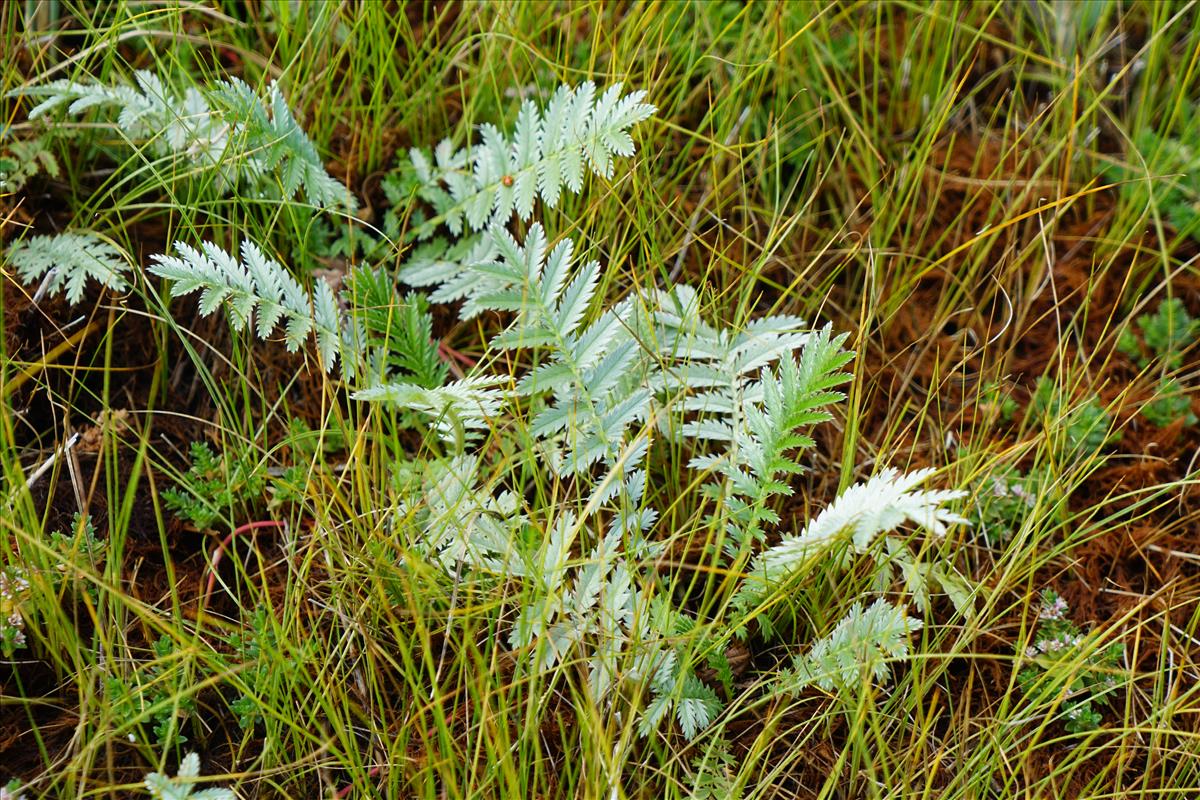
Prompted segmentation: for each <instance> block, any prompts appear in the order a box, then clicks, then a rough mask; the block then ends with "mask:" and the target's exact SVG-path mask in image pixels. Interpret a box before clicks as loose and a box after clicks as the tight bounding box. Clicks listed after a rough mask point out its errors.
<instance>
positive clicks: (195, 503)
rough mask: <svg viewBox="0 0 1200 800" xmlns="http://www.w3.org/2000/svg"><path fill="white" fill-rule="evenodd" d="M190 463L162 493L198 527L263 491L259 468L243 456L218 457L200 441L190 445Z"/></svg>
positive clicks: (170, 505)
mask: <svg viewBox="0 0 1200 800" xmlns="http://www.w3.org/2000/svg"><path fill="white" fill-rule="evenodd" d="M191 456H192V466H191V467H190V468H189V469H188V471H187V474H185V475H184V476H183V478H182V479H181V480H180V482H179V485H178V486H176V487H173V488H171V489H167V490H166V491H164V492H163V493H162V497H163V500H164V501H166V504H167V508H169V509H170V510H171V511H174V512H175V514H176V515H177V516H178V517H179V518H180V519H183V520H187V521H188V522H190V523H191V524H192V525H195V526H196V527H197V528H199V529H200V530H204V529H206V528H210V527H212V525H213V523H214V522H216V521H217V519H218V518H219V517H220V516H221V515H222V514H225V513H228V511H229V510H230V509H231V508H234V507H235V506H238V505H244V504H246V503H248V502H252V501H254V500H256V499H258V498H260V497H262V494H263V487H264V478H263V472H262V471H261V470H259V468H258V466H257V465H256V464H255V463H253V462H251V461H250V460H249V459H247V458H241V457H237V456H234V457H230V458H226V457H225V456H221V457H218V456H217V455H216V454H215V453H213V451H212V448H210V447H209V446H208V445H207V444H206V443H204V442H193V443H192V446H191Z"/></svg>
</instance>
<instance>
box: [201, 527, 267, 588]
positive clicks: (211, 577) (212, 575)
mask: <svg viewBox="0 0 1200 800" xmlns="http://www.w3.org/2000/svg"><path fill="white" fill-rule="evenodd" d="M261 528H283V529H284V530H286V529H287V523H286V522H280V521H278V520H274V519H264V520H259V521H258V522H247V523H246V524H245V525H240V526H238V527H236V528H234V529H233V530H232V531H230V532H229V534H228V535H227V536H226V537H225V538H224V539H222V540H221V543H220V544H218V545H217V546H216V548H214V549H213V553H212V564H211V565H210V566H209V568H208V582H207V583H206V584H205V586H204V605H205V606H207V605H208V598H209V597H210V596H211V595H212V590H213V584H215V583H216V582H217V565H218V564H220V563H221V556H223V555H224V554H225V548H227V547H229V544H230V542H232V541H233V537H235V536H237V535H239V534H242V533H250V532H251V531H256V530H259V529H261Z"/></svg>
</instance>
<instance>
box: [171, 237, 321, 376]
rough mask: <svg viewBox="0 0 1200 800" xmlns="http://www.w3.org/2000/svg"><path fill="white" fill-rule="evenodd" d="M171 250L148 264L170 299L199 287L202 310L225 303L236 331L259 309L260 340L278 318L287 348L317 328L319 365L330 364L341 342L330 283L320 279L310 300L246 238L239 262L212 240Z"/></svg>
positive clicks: (296, 346) (297, 344)
mask: <svg viewBox="0 0 1200 800" xmlns="http://www.w3.org/2000/svg"><path fill="white" fill-rule="evenodd" d="M175 252H176V254H177V255H175V256H169V255H162V254H159V255H154V256H151V262H152V264H151V266H150V267H149V268H148V270H149V272H150V273H151V274H153V275H157V276H158V277H160V278H166V279H167V280H169V281H172V284H171V296H172V297H182V296H184V295H188V294H191V293H192V292H196V291H200V292H201V297H200V305H199V311H200V313H201V314H202V315H208V314H212V313H213V312H215V311H216V310H217V309H218V308H220V307H222V306H223V305H224V306H225V307H226V308H227V309H228V314H229V320H230V323H231V324H232V325H233V326H234V328H235V329H237V330H243V329H245V328H246V327H247V325H248V324H249V323H250V320H251V318H252V317H253V316H254V314H255V313H257V314H258V324H257V325H256V326H255V332H256V333H257V334H258V336H259V338H266V336H267V335H269V334H270V332H271V330H273V329H274V328H275V326H276V325H277V324H278V323H279V322H281V321H282V322H283V323H284V330H285V333H284V339H285V341H286V343H287V348H288V351H289V352H294V351H295V350H297V349H299V348H300V347H301V345H303V344H304V341H305V339H307V338H308V335H309V334H310V333H313V332H315V333H316V337H317V346H318V350H319V352H320V355H321V365H322V367H323V368H324V369H325V371H326V372H328V371H329V370H331V369H332V368H333V364H334V361H335V360H336V358H337V355H338V345H339V343H340V342H341V341H342V321H341V315H340V312H339V311H338V308H337V302H336V300H335V299H334V297H333V290H332V289H330V288H329V284H327V283H326V282H324V281H318V282H317V290H316V292H315V296H314V298H313V299H312V301H310V300H309V297H308V294H307V293H306V292H305V291H304V289H303V288H302V287H301V286H300V284H299V283H297V282H296V279H295V278H293V277H292V276H291V274H289V273H288V271H287V270H286V269H284V268H283V266H282V265H280V264H279V262H277V261H275V260H273V259H270V258H267V257H266V256H265V255H263V253H262V251H261V250H259V249H258V247H257V246H255V245H254V244H253V243H252V242H250V241H249V240H244V241H243V242H242V259H241V261H239V260H238V259H237V258H236V257H234V256H233V255H232V254H230V253H228V252H226V251H225V250H223V249H221V248H220V247H218V246H217V245H215V244H213V243H211V242H205V243H203V244H202V245H201V246H200V249H199V250H197V249H195V248H193V247H191V246H189V245H187V244H185V243H183V242H176V243H175Z"/></svg>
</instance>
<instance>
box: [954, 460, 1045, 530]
mask: <svg viewBox="0 0 1200 800" xmlns="http://www.w3.org/2000/svg"><path fill="white" fill-rule="evenodd" d="M1053 483H1054V482H1053V481H1052V480H1051V479H1050V475H1049V472H1048V470H1046V469H1045V468H1040V469H1037V468H1035V469H1032V470H1030V471H1029V473H1028V474H1022V473H1021V471H1020V470H1018V469H1017V468H1015V467H1010V466H1000V467H998V468H997V469H995V470H993V471H992V472H991V473H990V474H988V475H986V476H985V477H984V478H983V480H981V481H980V482H979V485H978V487H977V489H976V491H975V492H974V493H973V496H974V503H973V505H974V508H973V513H972V514H971V519H972V522H974V523H975V526H976V528H977V530H979V531H980V532H981V533H982V534H983V536H984V538H985V539H986V540H987V542H988V544H990V545H992V546H996V545H1000V544H1003V543H1004V542H1007V541H1008V540H1009V539H1011V538H1012V537H1013V534H1014V533H1016V532H1017V531H1018V530H1020V528H1021V526H1022V525H1023V524H1024V522H1025V519H1026V518H1027V517H1029V516H1030V515H1031V514H1033V513H1035V511H1034V510H1035V509H1036V508H1037V507H1038V503H1039V501H1040V500H1042V499H1043V498H1044V497H1046V495H1047V494H1048V493H1049V491H1050V487H1052V486H1053ZM1042 511H1043V513H1044V511H1045V509H1044V508H1043V510H1042Z"/></svg>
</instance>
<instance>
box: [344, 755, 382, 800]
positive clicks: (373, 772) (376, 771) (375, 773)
mask: <svg viewBox="0 0 1200 800" xmlns="http://www.w3.org/2000/svg"><path fill="white" fill-rule="evenodd" d="M382 773H383V765H382V764H377V765H375V766H373V767H371V769H370V770H369V771H368V772H367V777H368V778H378V777H379V776H380V775H381V774H382ZM352 791H354V784H353V783H352V784H350V785H349V786H343V787H342V788H341V789H338V791H337V794H335V795H334V797H336V798H338V800H341V798H343V797H349V796H350V792H352Z"/></svg>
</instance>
